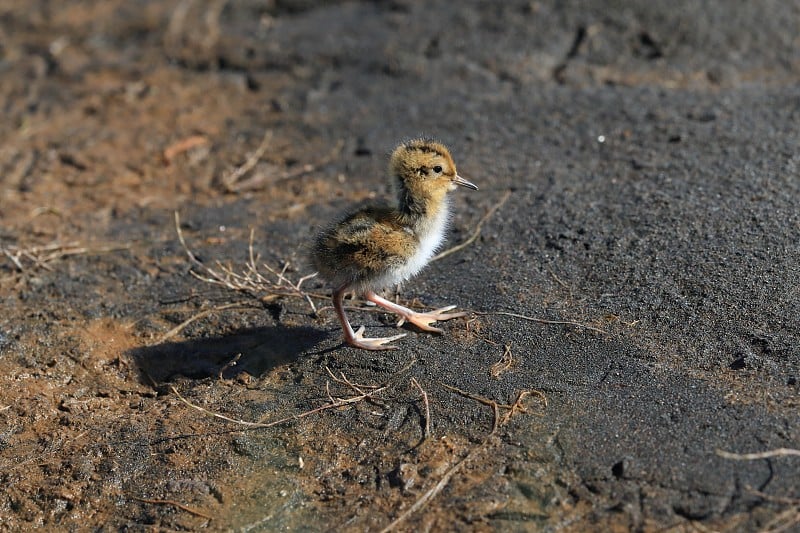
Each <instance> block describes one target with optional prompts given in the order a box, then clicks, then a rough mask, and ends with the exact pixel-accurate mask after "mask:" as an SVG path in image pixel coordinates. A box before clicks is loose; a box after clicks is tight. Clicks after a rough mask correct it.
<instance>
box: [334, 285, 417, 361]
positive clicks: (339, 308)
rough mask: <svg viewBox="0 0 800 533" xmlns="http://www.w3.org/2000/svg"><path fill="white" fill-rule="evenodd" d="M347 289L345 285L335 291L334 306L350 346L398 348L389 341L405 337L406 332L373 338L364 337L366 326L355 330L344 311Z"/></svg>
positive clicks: (380, 348) (370, 348)
mask: <svg viewBox="0 0 800 533" xmlns="http://www.w3.org/2000/svg"><path fill="white" fill-rule="evenodd" d="M347 289H348V287H347V286H344V287H341V288H339V289H337V290H335V291H334V292H333V308H334V309H336V315H337V316H338V317H339V322H341V323H342V329H343V330H344V340H345V342H346V343H347V344H349V345H350V346H355V347H356V348H363V349H364V350H397V346H391V345H390V344H389V343H390V342H393V341H396V340H397V339H400V338H402V337H405V336H406V334H405V333H401V334H399V335H393V336H391V337H383V338H375V339H371V338H368V337H364V326H361V327H360V328H358V330H357V331H353V328H352V326H350V321H349V320H348V319H347V315H346V314H345V312H344V295H345V293H346V292H347Z"/></svg>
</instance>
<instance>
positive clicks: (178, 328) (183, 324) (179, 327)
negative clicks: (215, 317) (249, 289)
mask: <svg viewBox="0 0 800 533" xmlns="http://www.w3.org/2000/svg"><path fill="white" fill-rule="evenodd" d="M235 307H240V308H246V307H247V306H246V305H244V304H241V303H238V302H237V303H231V304H225V305H220V306H217V307H213V308H211V309H206V310H204V311H200V312H199V313H197V314H195V315H192V316H190V317H189V318H187V319H186V320H184V321H183V322H181V323H180V324H178V325H177V326H175V327H174V328H172V329H171V330H169V331H168V332H166V333H164V334H163V335H161V336H160V337H159V338H158V339H156V340H155V341H153V342H152V343H150V345H151V346H154V345H156V344H161V343H162V342H165V341H167V340H169V339H171V338H172V337H174V336H175V335H177V334H178V333H180V332H181V331H183V329H184V328H185V327H186V326H188V325H189V324H191V323H192V322H194V321H196V320H200V319H201V318H205V317H207V316H208V315H210V314H212V313H216V312H218V311H224V310H225V309H233V308H235Z"/></svg>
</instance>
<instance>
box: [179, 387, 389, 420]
mask: <svg viewBox="0 0 800 533" xmlns="http://www.w3.org/2000/svg"><path fill="white" fill-rule="evenodd" d="M170 389H172V392H174V393H175V395H176V396H177V397H178V399H179V400H180V401H181V402H183V403H184V404H186V405H187V406H189V407H191V408H192V409H195V410H197V411H200V412H201V413H203V414H205V415H208V416H211V417H214V418H219V419H220V420H225V421H226V422H232V423H234V424H239V425H241V426H246V427H249V428H271V427H275V426H278V425H280V424H285V423H286V422H291V421H293V420H300V419H302V418H306V417H307V416H311V415H313V414H316V413H320V412H322V411H327V410H328V409H335V408H337V407H342V406H345V405H351V404H354V403H357V402H360V401H363V400H366V399H368V398H372V397H373V396H374V395H376V394H378V393H379V392H381V391H383V390H385V389H386V387H379V388H377V389H375V390H372V391H369V392H367V393H365V394H361V395H358V396H353V397H351V398H336V399H334V400H333V401H332V402H331V403H328V404H325V405H321V406H319V407H316V408H314V409H310V410H308V411H304V412H302V413H299V414H296V415H291V416H286V417H284V418H280V419H278V420H273V421H272V422H249V421H247V420H239V419H236V418H231V417H229V416H225V415H223V414H221V413H216V412H214V411H209V410H208V409H206V408H204V407H200V406H199V405H195V404H193V403H191V402H190V401H189V400H187V399H186V398H184V397H183V396H182V395H181V393H180V392H178V389H176V388H175V387H173V386H170Z"/></svg>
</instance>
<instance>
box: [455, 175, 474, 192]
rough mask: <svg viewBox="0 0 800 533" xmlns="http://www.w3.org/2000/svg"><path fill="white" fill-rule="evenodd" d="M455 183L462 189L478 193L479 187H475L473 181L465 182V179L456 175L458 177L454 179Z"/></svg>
mask: <svg viewBox="0 0 800 533" xmlns="http://www.w3.org/2000/svg"><path fill="white" fill-rule="evenodd" d="M453 183H455V184H456V185H461V186H462V187H466V188H467V189H472V190H473V191H477V190H478V186H477V185H475V184H474V183H472V182H471V181H467V180H465V179H464V178H462V177H461V176H459V175H458V174H456V177H455V178H453Z"/></svg>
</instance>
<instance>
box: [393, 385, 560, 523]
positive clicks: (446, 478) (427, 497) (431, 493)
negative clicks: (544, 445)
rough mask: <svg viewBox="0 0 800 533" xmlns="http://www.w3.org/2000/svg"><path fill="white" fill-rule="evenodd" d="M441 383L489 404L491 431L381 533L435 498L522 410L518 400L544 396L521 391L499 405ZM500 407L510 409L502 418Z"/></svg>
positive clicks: (401, 521) (534, 392)
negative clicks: (512, 398)
mask: <svg viewBox="0 0 800 533" xmlns="http://www.w3.org/2000/svg"><path fill="white" fill-rule="evenodd" d="M441 385H442V386H444V387H445V388H447V389H450V390H451V391H454V392H457V393H458V394H461V395H462V396H466V397H467V398H470V399H473V400H475V401H478V402H480V403H482V404H484V405H488V406H490V407H491V408H492V413H493V415H494V422H493V423H492V431H491V432H489V434H488V435H486V437H485V438H484V439H483V441H481V442H480V444H477V445H476V446H474V447H473V448H472V449H471V450H470V451H469V452H467V454H466V455H465V456H464V457H463V458H462V459H461V460H460V461H458V462H457V463H456V464H454V465H453V466H452V467H451V468H450V469H449V470H448V471H447V472H445V474H444V475H443V476H442V478H441V479H440V480H439V481H438V482H436V484H435V485H434V486H432V487H431V488H430V489H428V490H427V491H425V493H424V494H423V495H422V496H420V497H419V498H418V499H417V501H416V502H414V504H413V505H412V506H411V507H409V508H408V509H407V510H406V511H405V512H403V513H402V514H401V515H400V516H398V517H397V518H395V519H394V520H393V521H392V522H391V523H390V524H389V525H388V526H386V527H385V528H383V529H382V530H381V533H388V532H389V531H392V530H394V529H395V528H396V527H397V526H399V525H400V524H402V523H403V522H404V521H406V520H407V519H408V518H409V517H410V516H411V515H413V514H414V513H416V512H417V511H419V510H420V509H422V508H423V507H424V506H425V505H426V504H427V503H428V502H430V501H431V500H432V499H433V498H435V497H436V495H438V494H439V493H440V492H441V491H442V489H444V488H445V487H446V486H447V484H448V483H450V480H451V479H452V478H453V476H454V475H455V474H456V473H457V472H458V471H459V470H460V469H461V468H463V467H464V465H465V464H467V463H468V462H470V461H472V460H473V459H474V458H475V457H476V456H477V455H478V454H479V453H480V452H482V451H484V450H485V449H486V447H487V445H488V443H489V441H490V440H491V438H492V437H494V436H495V435H496V434H497V430H498V428H499V427H500V426H501V425H503V424H505V423H506V422H507V421H508V420H509V419H510V418H511V415H512V414H513V412H514V410H515V409H516V410H517V411H519V410H522V409H520V408H519V407H517V405H518V404H520V405H521V403H520V402H521V401H522V399H523V398H524V397H525V396H527V395H530V394H540V395H541V396H542V398H544V395H543V394H541V393H540V392H539V391H522V392H520V393H519V394H518V395H517V400H516V401H515V402H514V404H513V405H501V404H498V403H497V402H495V401H493V400H489V399H487V398H484V397H482V396H477V395H474V394H470V393H468V392H466V391H463V390H461V389H459V388H458V387H453V386H450V385H446V384H444V383H442V384H441ZM502 407H504V408H508V409H509V410H510V411H509V414H508V415H507V416H505V417H503V419H501V418H500V408H502Z"/></svg>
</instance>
